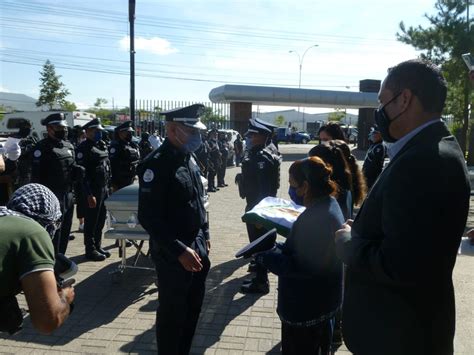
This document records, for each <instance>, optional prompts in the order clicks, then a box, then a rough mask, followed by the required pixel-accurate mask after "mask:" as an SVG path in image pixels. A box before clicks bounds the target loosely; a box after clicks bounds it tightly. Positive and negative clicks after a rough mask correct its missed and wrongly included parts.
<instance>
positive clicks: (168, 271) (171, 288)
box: [154, 256, 210, 355]
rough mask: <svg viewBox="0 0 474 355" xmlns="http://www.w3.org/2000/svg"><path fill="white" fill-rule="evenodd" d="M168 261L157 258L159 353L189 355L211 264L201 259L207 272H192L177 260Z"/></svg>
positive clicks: (207, 259) (157, 330)
mask: <svg viewBox="0 0 474 355" xmlns="http://www.w3.org/2000/svg"><path fill="white" fill-rule="evenodd" d="M167 259H169V258H164V257H161V256H157V257H154V260H155V264H156V273H157V277H158V294H159V305H158V309H157V312H156V340H157V343H158V353H159V354H161V355H187V354H189V351H190V349H191V343H192V341H193V336H194V332H195V330H196V325H197V322H198V319H199V314H200V313H201V306H202V301H203V299H204V292H205V283H206V277H207V273H208V272H209V268H210V261H209V258H208V257H207V256H204V257H202V256H201V262H202V264H203V269H202V270H201V271H200V272H189V271H186V270H185V269H184V268H183V267H182V266H181V264H180V263H179V262H178V261H177V260H172V261H170V260H167Z"/></svg>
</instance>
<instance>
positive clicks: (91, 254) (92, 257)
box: [86, 250, 105, 261]
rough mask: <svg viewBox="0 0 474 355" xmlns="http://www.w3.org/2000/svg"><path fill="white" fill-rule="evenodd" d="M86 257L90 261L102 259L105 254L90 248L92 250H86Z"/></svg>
mask: <svg viewBox="0 0 474 355" xmlns="http://www.w3.org/2000/svg"><path fill="white" fill-rule="evenodd" d="M86 259H87V260H91V261H104V260H105V255H104V254H101V253H99V252H98V251H97V250H92V251H89V252H86Z"/></svg>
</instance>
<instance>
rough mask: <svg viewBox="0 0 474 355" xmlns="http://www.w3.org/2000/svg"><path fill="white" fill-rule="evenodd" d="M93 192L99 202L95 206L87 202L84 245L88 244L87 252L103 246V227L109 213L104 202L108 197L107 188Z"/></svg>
mask: <svg viewBox="0 0 474 355" xmlns="http://www.w3.org/2000/svg"><path fill="white" fill-rule="evenodd" d="M92 194H93V195H94V197H95V198H96V201H97V204H96V206H95V208H89V205H88V204H87V205H86V209H85V215H84V245H85V246H86V253H88V252H91V251H93V250H94V249H97V248H100V247H101V243H102V229H103V228H104V225H105V219H106V214H107V211H106V209H105V204H104V200H105V197H106V191H105V189H103V190H102V191H100V190H99V191H92ZM86 203H87V202H86Z"/></svg>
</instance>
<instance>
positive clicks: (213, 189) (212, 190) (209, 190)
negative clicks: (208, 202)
mask: <svg viewBox="0 0 474 355" xmlns="http://www.w3.org/2000/svg"><path fill="white" fill-rule="evenodd" d="M207 192H217V189H216V188H215V187H210V188H208V189H207Z"/></svg>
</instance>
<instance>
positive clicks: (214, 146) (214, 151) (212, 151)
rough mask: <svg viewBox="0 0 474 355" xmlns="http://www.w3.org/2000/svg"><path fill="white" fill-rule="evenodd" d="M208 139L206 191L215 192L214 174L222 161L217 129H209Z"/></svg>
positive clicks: (216, 189)
mask: <svg viewBox="0 0 474 355" xmlns="http://www.w3.org/2000/svg"><path fill="white" fill-rule="evenodd" d="M208 136H209V139H208V140H207V143H208V145H209V167H208V174H207V181H208V185H207V191H208V192H216V191H219V189H218V188H216V174H217V172H218V171H219V169H220V166H221V163H222V154H221V152H220V150H219V143H218V142H217V129H215V128H213V129H211V130H210V131H209V134H208Z"/></svg>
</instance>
